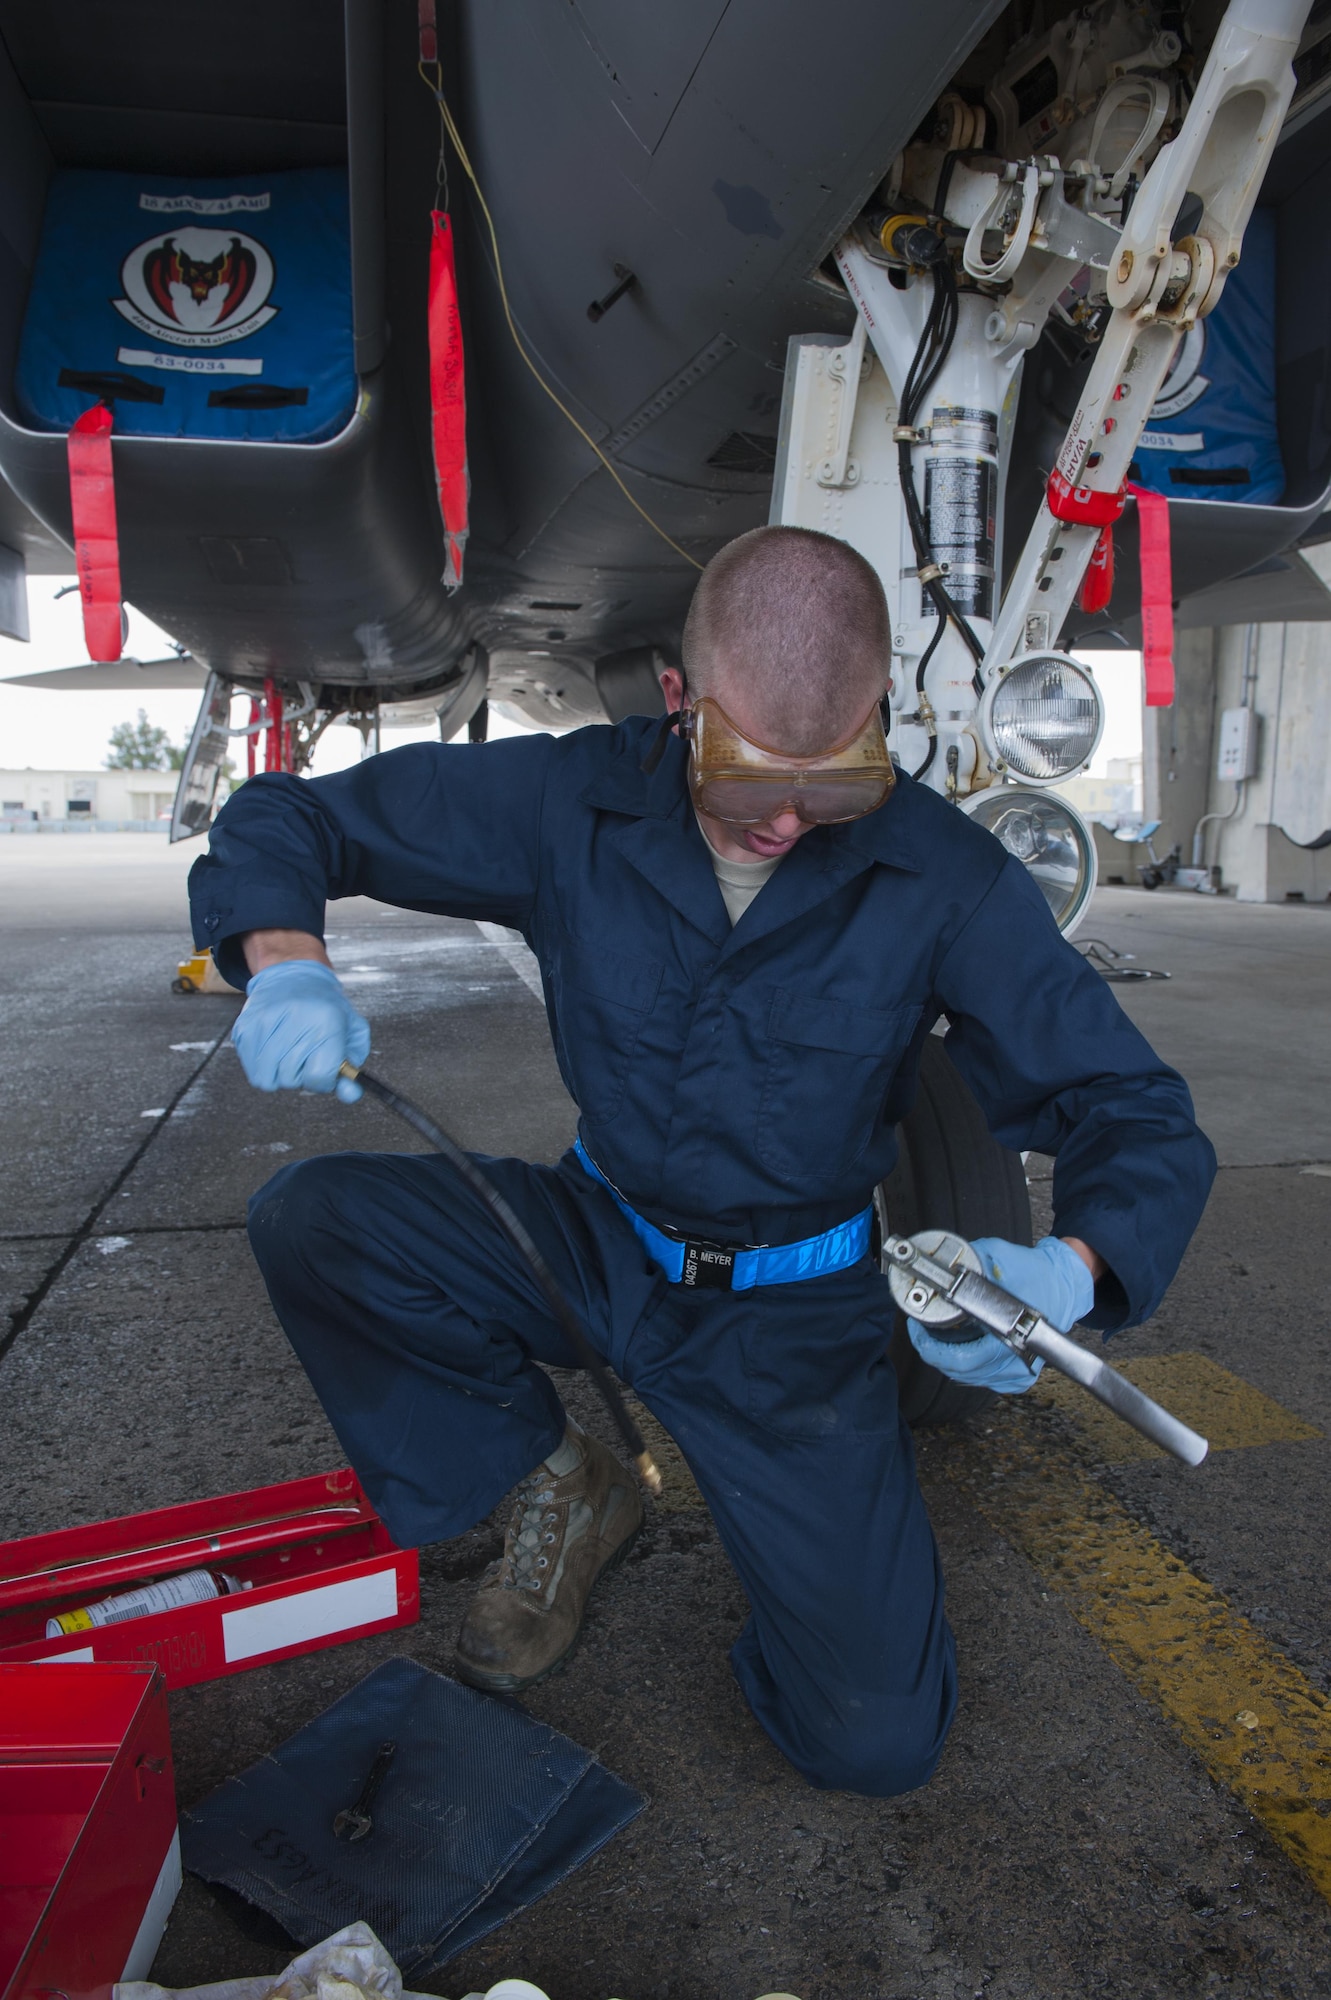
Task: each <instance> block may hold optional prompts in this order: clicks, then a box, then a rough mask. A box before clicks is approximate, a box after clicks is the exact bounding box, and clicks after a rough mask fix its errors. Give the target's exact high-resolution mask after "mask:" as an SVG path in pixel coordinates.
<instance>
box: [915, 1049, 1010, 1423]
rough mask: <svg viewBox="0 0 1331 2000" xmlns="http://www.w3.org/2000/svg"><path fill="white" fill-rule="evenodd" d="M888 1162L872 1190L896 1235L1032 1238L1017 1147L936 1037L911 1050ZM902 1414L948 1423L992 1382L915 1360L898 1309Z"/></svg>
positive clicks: (988, 1395) (986, 1400)
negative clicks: (910, 1093)
mask: <svg viewBox="0 0 1331 2000" xmlns="http://www.w3.org/2000/svg"><path fill="white" fill-rule="evenodd" d="M897 1136H898V1139H899V1141H900V1147H901V1150H900V1153H899V1154H898V1157H897V1164H896V1166H895V1167H894V1168H893V1170H892V1172H891V1174H890V1175H889V1176H888V1178H887V1179H886V1180H885V1181H884V1182H883V1183H882V1184H881V1186H880V1187H879V1189H878V1196H877V1206H878V1214H879V1222H880V1225H883V1226H886V1227H887V1228H889V1229H890V1230H891V1231H892V1233H893V1234H894V1235H897V1236H913V1235H914V1233H915V1231H916V1230H917V1229H954V1230H956V1232H957V1233H958V1235H960V1236H966V1237H972V1236H1005V1237H1006V1238H1007V1240H1008V1241H1009V1242H1010V1243H1029V1242H1030V1240H1031V1204H1030V1196H1029V1195H1028V1193H1027V1190H1026V1174H1025V1169H1024V1168H1023V1166H1022V1162H1021V1155H1020V1154H1019V1153H1009V1152H1008V1151H1007V1149H1006V1148H1005V1147H1003V1146H1000V1145H999V1143H998V1141H997V1140H996V1139H995V1138H994V1136H993V1134H992V1133H991V1132H990V1130H989V1127H988V1126H987V1125H986V1123H985V1119H984V1113H983V1112H982V1111H981V1109H980V1107H979V1105H978V1104H977V1103H976V1101H975V1099H974V1097H973V1096H972V1095H971V1093H970V1091H969V1089H968V1088H967V1086H966V1085H965V1084H964V1083H963V1082H962V1080H961V1077H960V1075H959V1073H958V1071H957V1069H956V1066H955V1065H954V1063H953V1061H952V1059H951V1057H950V1056H949V1055H948V1053H947V1050H946V1049H945V1048H944V1047H943V1043H942V1038H941V1036H938V1035H930V1036H929V1038H928V1040H927V1041H926V1042H925V1044H924V1047H923V1049H922V1050H921V1052H920V1088H919V1094H918V1096H917V1097H916V1100H915V1103H914V1105H913V1106H912V1108H911V1110H910V1111H909V1112H908V1113H907V1115H906V1117H905V1118H903V1119H902V1121H901V1125H900V1128H899V1130H898V1134H897ZM891 1355H892V1362H893V1365H894V1367H895V1368H896V1371H897V1386H898V1391H899V1394H900V1397H901V1413H902V1415H903V1416H904V1417H905V1419H906V1421H907V1423H909V1424H951V1423H955V1422H956V1421H957V1419H958V1418H959V1417H968V1416H973V1415H974V1414H975V1412H976V1411H977V1410H983V1409H985V1408H987V1407H988V1405H989V1404H990V1403H992V1402H993V1401H994V1392H993V1390H992V1389H968V1388H965V1387H963V1386H962V1384H961V1383H959V1382H950V1381H949V1380H948V1378H947V1377H946V1376H945V1375H940V1374H939V1372H938V1370H937V1369H936V1368H931V1367H930V1366H929V1364H928V1362H927V1361H921V1359H920V1357H919V1355H918V1354H917V1353H916V1352H915V1349H914V1348H913V1347H912V1346H911V1344H910V1335H909V1334H908V1333H907V1331H906V1321H905V1318H904V1316H903V1315H902V1314H900V1313H898V1314H897V1317H896V1322H895V1324H894V1326H893V1329H892V1346H891Z"/></svg>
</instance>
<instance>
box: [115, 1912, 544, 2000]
mask: <svg viewBox="0 0 1331 2000" xmlns="http://www.w3.org/2000/svg"><path fill="white" fill-rule="evenodd" d="M112 2000H429V1996H428V1995H427V1994H423V1993H412V1992H411V1991H409V1990H408V1989H407V1988H405V1987H404V1986H403V1984H402V1974H401V1973H400V1972H399V1971H398V1969H397V1967H396V1965H395V1964H394V1963H393V1961H392V1959H391V1958H390V1957H389V1955H388V1953H387V1952H386V1951H385V1950H384V1948H383V1946H382V1945H381V1944H380V1942H379V1940H378V1938H377V1937H376V1936H375V1934H374V1932H373V1931H372V1930H371V1929H370V1926H369V1925H368V1924H360V1923H357V1924H348V1925H347V1926H346V1928H345V1930H340V1931H337V1932H336V1933H335V1934H334V1935H333V1936H332V1937H329V1938H325V1939H324V1941H323V1943H322V1944H314V1945H311V1946H310V1948H309V1950H308V1951H303V1952H302V1953H301V1954H300V1957H299V1958H293V1959H292V1961H291V1963H290V1965H289V1966H287V1968H286V1970H285V1972H276V1973H268V1974H261V1975H259V1976H257V1977H255V1978H253V1979H222V1980H219V1981H217V1982H216V1983H215V1984H214V1985H211V1986H179V1987H174V1986H156V1985H154V1984H153V1982H152V1980H151V1979H124V1980H121V1982H120V1984H119V1985H118V1986H115V1987H113V1988H112ZM464 2000H548V1995H546V1994H544V1993H542V1991H541V1989H540V1987H539V1986H532V1985H530V1984H529V1983H528V1981H527V1980H525V1979H501V1980H500V1982H499V1984H498V1985H497V1986H492V1987H491V1988H490V1990H489V1992H488V1993H468V1994H466V1995H465V1996H464Z"/></svg>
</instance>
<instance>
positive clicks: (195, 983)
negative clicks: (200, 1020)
mask: <svg viewBox="0 0 1331 2000" xmlns="http://www.w3.org/2000/svg"><path fill="white" fill-rule="evenodd" d="M171 991H172V992H173V993H236V994H238V993H239V992H240V988H239V987H238V986H233V985H232V984H231V982H230V980H227V979H223V977H222V975H221V973H220V972H219V971H218V970H217V967H216V966H215V965H214V964H213V955H212V953H211V952H210V951H195V952H191V953H190V955H189V957H188V958H183V959H182V960H181V961H180V964H179V965H178V966H177V967H176V976H175V978H174V979H173V980H172V981H171Z"/></svg>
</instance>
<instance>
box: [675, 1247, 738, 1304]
mask: <svg viewBox="0 0 1331 2000" xmlns="http://www.w3.org/2000/svg"><path fill="white" fill-rule="evenodd" d="M734 1274H735V1253H734V1251H733V1250H727V1249H726V1248H725V1246H724V1245H723V1244H720V1243H686V1244H685V1245H684V1269H683V1270H682V1272H681V1273H680V1279H679V1282H680V1284H681V1285H692V1286H694V1287H697V1288H701V1289H703V1290H707V1291H717V1292H728V1291H729V1290H730V1289H731V1279H732V1278H733V1277H734Z"/></svg>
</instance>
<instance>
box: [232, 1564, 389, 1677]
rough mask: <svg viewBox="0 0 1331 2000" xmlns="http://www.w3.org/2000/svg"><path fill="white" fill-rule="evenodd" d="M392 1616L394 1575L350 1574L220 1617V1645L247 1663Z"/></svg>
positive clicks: (241, 1607) (234, 1657) (243, 1607)
mask: <svg viewBox="0 0 1331 2000" xmlns="http://www.w3.org/2000/svg"><path fill="white" fill-rule="evenodd" d="M396 1616H397V1571H396V1570H395V1569H381V1570H376V1571H374V1573H373V1574H372V1575H370V1576H350V1577H348V1578H347V1579H346V1581H345V1582H343V1583H326V1584H323V1585H322V1586H321V1587H320V1588H319V1589H317V1590H301V1591H296V1592H293V1593H292V1595H291V1596H290V1597H278V1598H274V1599H273V1601H272V1602H271V1603H269V1604H246V1605H243V1606H237V1608H236V1609H235V1610H234V1611H224V1612H223V1613H222V1646H223V1651H224V1652H225V1654H226V1658H227V1660H228V1661H231V1660H252V1659H253V1658H254V1657H255V1655H256V1654H257V1653H276V1652H280V1650H281V1649H282V1647H284V1646H299V1645H302V1644H303V1643H304V1642H305V1641H306V1640H307V1639H327V1638H329V1637H331V1635H332V1634H333V1633H334V1632H347V1631H350V1630H351V1629H352V1627H353V1626H356V1625H372V1624H374V1623H375V1622H376V1621H377V1620H378V1619H380V1618H396Z"/></svg>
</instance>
